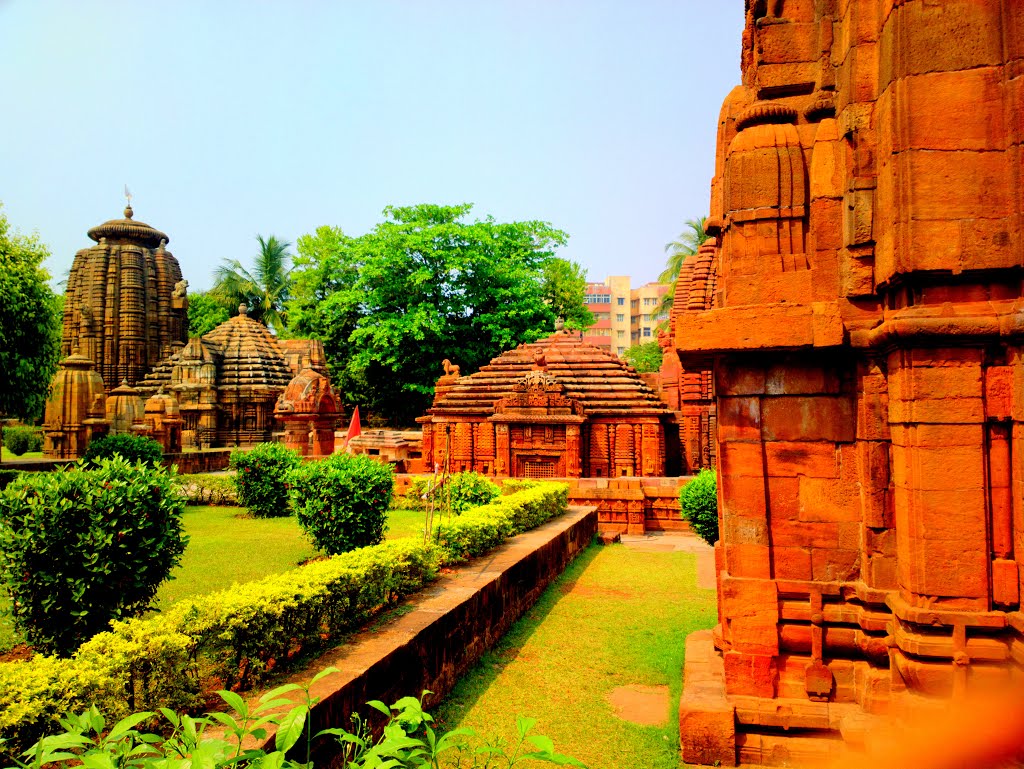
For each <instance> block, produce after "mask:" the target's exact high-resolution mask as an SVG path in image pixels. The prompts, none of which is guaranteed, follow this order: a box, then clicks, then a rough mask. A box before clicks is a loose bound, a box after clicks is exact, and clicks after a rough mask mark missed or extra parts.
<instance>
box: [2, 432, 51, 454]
mask: <svg viewBox="0 0 1024 769" xmlns="http://www.w3.org/2000/svg"><path fill="white" fill-rule="evenodd" d="M4 447H5V448H6V449H7V450H8V451H9V452H11V453H12V454H14V456H16V457H20V456H22V455H23V454H25V453H27V452H30V451H42V448H43V436H42V433H40V432H39V431H38V430H36V429H35V428H34V427H28V426H27V425H11V426H10V427H5V428H4Z"/></svg>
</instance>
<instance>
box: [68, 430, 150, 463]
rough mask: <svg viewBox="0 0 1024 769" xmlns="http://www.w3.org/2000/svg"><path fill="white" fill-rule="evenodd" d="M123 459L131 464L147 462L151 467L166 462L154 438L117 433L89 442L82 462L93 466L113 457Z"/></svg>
mask: <svg viewBox="0 0 1024 769" xmlns="http://www.w3.org/2000/svg"><path fill="white" fill-rule="evenodd" d="M115 456H119V457H123V458H124V459H126V460H128V461H129V462H145V463H147V464H150V465H159V464H160V463H161V462H163V461H164V450H163V447H162V446H161V445H160V444H159V443H157V442H156V441H154V440H153V439H152V438H147V437H146V436H145V435H133V434H131V433H117V434H116V435H104V436H103V437H102V438H97V439H96V440H93V441H89V445H88V447H87V448H86V449H85V454H83V455H82V460H83V461H84V462H88V463H91V464H98V461H99V460H101V459H110V458H111V457H115Z"/></svg>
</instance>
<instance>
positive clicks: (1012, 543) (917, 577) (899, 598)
mask: <svg viewBox="0 0 1024 769" xmlns="http://www.w3.org/2000/svg"><path fill="white" fill-rule="evenodd" d="M745 9H746V13H747V24H746V29H745V31H744V37H743V58H742V70H743V83H742V85H741V86H738V87H737V88H736V89H734V90H733V91H732V92H731V93H730V94H729V95H728V97H727V98H726V100H725V102H724V104H723V107H722V112H721V117H720V122H719V132H718V145H717V150H716V174H715V179H714V181H713V182H712V188H711V218H710V220H709V222H708V230H709V232H711V234H712V236H713V239H712V240H711V241H710V242H709V244H708V245H707V247H706V249H707V250H708V251H709V252H711V253H712V254H713V257H712V258H713V261H712V266H711V268H710V270H709V271H708V272H709V274H710V275H711V276H713V277H712V279H710V280H705V281H704V285H705V286H710V291H711V293H712V296H711V297H710V299H708V300H707V301H705V302H704V303H703V304H701V303H700V302H680V301H679V299H680V297H679V295H678V294H677V303H676V310H675V314H674V316H673V329H672V331H673V334H672V339H671V340H670V341H671V345H670V348H671V349H673V350H675V352H676V353H677V355H678V359H679V363H678V367H679V369H681V370H682V371H683V372H684V374H683V376H685V372H687V371H698V370H703V369H708V368H710V369H711V370H713V372H714V384H715V392H714V404H715V408H716V415H717V441H718V466H717V472H718V475H719V497H720V510H721V531H722V535H721V536H722V539H721V542H720V544H719V546H718V548H717V565H718V569H719V577H718V579H719V582H718V584H719V612H720V619H721V624H720V625H719V627H718V628H717V629H716V631H715V633H714V634H713V635H712V636H702V637H700V638H694V639H693V640H692V643H691V644H689V645H688V649H687V654H688V657H690V656H691V649H690V646H693V649H692V657H693V659H694V663H693V665H694V669H693V671H690V667H689V663H688V668H687V684H686V687H687V691H686V692H685V693H684V697H683V707H682V709H681V716H680V717H681V728H682V746H683V757H684V758H685V759H686V760H687V761H692V762H699V763H714V762H715V761H720V762H721V763H723V764H725V765H730V764H732V763H734V762H735V761H737V760H739V761H741V762H753V763H783V762H786V761H790V760H792V759H794V758H798V757H815V756H817V757H821V756H824V755H828V754H832V753H834V752H836V751H838V750H840V749H841V748H842V746H843V745H844V744H845V745H848V746H853V745H856V746H858V747H866V746H869V745H870V735H871V733H872V727H871V719H873V718H879V717H887V718H894V717H899V716H902V715H904V714H907V713H910V712H912V711H914V710H916V709H920V708H921V707H929V706H934V707H937V708H941V707H943V706H944V704H945V703H948V698H950V697H956V696H960V695H962V694H964V693H966V692H968V691H970V690H972V689H975V688H977V687H978V686H981V685H984V684H985V683H987V682H1002V683H1003V684H1004V685H1005V684H1009V683H1010V682H1016V681H1018V680H1019V678H1020V675H1021V670H1022V662H1024V640H1022V637H1021V633H1022V630H1024V620H1022V615H1021V613H1020V611H1019V609H1020V592H1021V570H1020V568H1019V561H1020V558H1021V553H1022V549H1021V548H1022V547H1024V541H1021V538H1022V537H1024V511H1022V507H1024V485H1022V478H1024V464H1022V462H1024V445H1022V444H1021V438H1022V436H1024V432H1022V416H1024V409H1022V404H1021V400H1022V397H1024V366H1022V364H1024V361H1022V358H1021V354H1020V350H1021V345H1022V344H1024V320H1022V318H1024V314H1022V309H1024V299H1022V296H1024V292H1022V283H1021V280H1022V276H1024V270H1022V266H1024V240H1022V237H1024V228H1022V226H1021V225H1022V215H1024V204H1022V185H1021V181H1022V179H1021V176H1022V173H1024V162H1022V160H1024V159H1022V157H1021V137H1022V134H1024V130H1022V129H1024V118H1022V115H1024V109H1022V107H1024V4H1022V3H1012V2H1005V0H959V1H958V0H951V1H950V2H942V3H937V2H928V1H926V0H904V1H902V2H896V1H893V0H890V1H888V2H876V1H875V0H781V1H779V0H772V1H771V2H765V1H764V0H753V1H751V2H747V3H746V6H745ZM694 263H695V264H696V260H695V262H694ZM680 282H681V283H682V282H683V281H682V275H681V281H680ZM690 282H691V283H692V282H693V281H692V280H691V281H690ZM698 293H699V292H698ZM691 294H692V289H691ZM706 294H707V292H705V296H706ZM672 365H675V364H674V363H673V364H672ZM680 378H681V377H680ZM691 681H692V685H691Z"/></svg>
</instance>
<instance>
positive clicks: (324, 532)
mask: <svg viewBox="0 0 1024 769" xmlns="http://www.w3.org/2000/svg"><path fill="white" fill-rule="evenodd" d="M289 480H290V483H291V493H292V504H293V505H294V506H295V513H296V516H297V518H298V520H299V525H300V526H302V528H303V529H304V530H305V532H306V534H307V535H308V536H309V538H310V540H311V541H312V542H313V544H314V545H315V546H316V547H317V549H319V550H322V551H324V552H325V553H329V554H331V555H337V554H339V553H345V552H348V551H349V550H355V549H356V548H357V547H366V546H367V545H376V544H377V543H378V542H380V541H381V540H383V539H384V530H385V528H386V527H387V517H388V507H389V505H390V503H391V493H392V491H393V489H394V485H395V479H394V475H393V473H392V471H391V467H390V465H385V464H381V463H380V462H377V461H375V460H373V459H370V458H369V457H367V456H362V455H360V456H352V455H350V454H333V455H331V456H330V457H328V458H327V459H324V460H323V461H321V462H309V463H307V464H304V465H302V466H301V467H299V468H297V469H296V470H293V471H292V473H291V475H290V476H289Z"/></svg>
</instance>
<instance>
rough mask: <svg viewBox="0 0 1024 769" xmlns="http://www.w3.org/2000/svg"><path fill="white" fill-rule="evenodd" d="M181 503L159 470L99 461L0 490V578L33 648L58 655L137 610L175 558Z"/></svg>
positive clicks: (179, 549) (181, 538)
mask: <svg viewBox="0 0 1024 769" xmlns="http://www.w3.org/2000/svg"><path fill="white" fill-rule="evenodd" d="M184 507H185V504H184V500H183V499H182V497H181V495H180V494H179V493H178V491H177V489H176V488H175V486H174V483H173V476H172V474H171V473H169V472H168V471H166V470H164V469H163V468H160V467H152V466H150V465H146V464H144V463H141V462H140V463H137V464H129V463H128V462H127V461H125V460H124V459H122V458H120V457H115V458H114V459H101V460H99V466H98V467H97V468H96V469H80V468H75V469H71V470H67V471H63V472H53V473H38V474H33V475H26V476H22V477H20V478H17V479H15V480H14V481H13V482H12V483H11V484H9V485H8V486H7V488H6V489H4V491H3V492H2V493H0V581H2V582H3V583H4V584H5V585H6V587H7V589H8V591H9V592H10V595H11V599H12V603H13V615H14V622H15V625H16V626H17V627H18V628H19V629H20V630H21V631H22V632H23V633H24V634H25V637H26V639H27V640H28V642H29V643H30V644H31V645H32V646H33V647H34V648H35V649H37V650H39V651H46V652H56V653H58V654H68V653H70V652H71V651H73V650H74V649H75V648H76V647H77V646H78V645H79V644H81V643H82V642H83V641H85V640H86V639H88V638H91V637H92V636H93V635H95V634H96V633H99V632H101V631H103V630H106V629H107V628H108V627H109V624H110V621H111V620H113V619H119V618H121V617H130V616H133V615H135V614H139V613H141V612H142V611H145V610H146V609H147V608H148V607H149V605H150V603H151V602H152V600H153V598H154V596H155V595H156V591H157V588H158V587H159V585H160V583H161V582H164V581H165V580H167V579H168V578H169V576H170V572H171V569H172V568H173V567H174V566H176V565H177V564H178V562H179V561H180V560H181V554H182V553H183V552H184V551H185V544H186V543H187V541H188V538H187V537H186V536H185V535H184V534H183V533H182V527H181V513H182V511H183V510H184Z"/></svg>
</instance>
